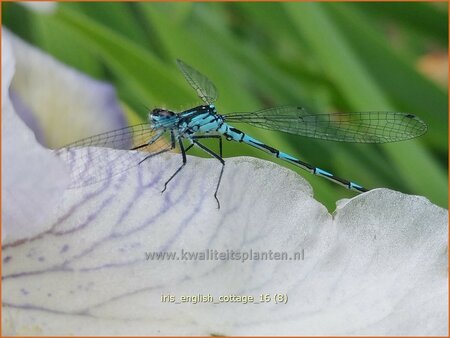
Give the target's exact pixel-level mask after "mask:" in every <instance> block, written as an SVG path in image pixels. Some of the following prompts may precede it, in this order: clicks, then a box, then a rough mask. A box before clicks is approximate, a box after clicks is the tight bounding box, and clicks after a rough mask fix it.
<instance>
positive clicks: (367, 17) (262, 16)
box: [2, 2, 448, 210]
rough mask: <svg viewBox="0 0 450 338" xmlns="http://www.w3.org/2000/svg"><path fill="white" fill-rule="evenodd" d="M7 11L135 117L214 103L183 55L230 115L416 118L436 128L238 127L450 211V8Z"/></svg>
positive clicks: (318, 192)
mask: <svg viewBox="0 0 450 338" xmlns="http://www.w3.org/2000/svg"><path fill="white" fill-rule="evenodd" d="M2 9H3V11H2V14H3V24H4V25H5V26H7V27H8V28H9V29H10V30H11V31H13V32H14V33H15V34H17V35H19V36H20V37H22V38H23V39H25V40H27V41H28V42H30V43H32V44H34V45H36V46H38V47H40V48H41V49H43V50H45V51H47V52H48V53H50V54H52V55H53V56H55V57H56V58H58V59H59V60H61V61H62V62H64V63H66V64H68V65H70V66H72V67H75V68H77V69H79V70H80V71H82V72H84V73H87V74H89V75H91V76H92V77H95V78H97V79H101V80H105V81H108V82H110V83H112V84H113V85H114V86H115V87H116V89H117V91H118V95H119V97H120V99H121V102H122V103H123V105H124V107H125V108H126V111H127V113H128V114H130V116H139V117H140V118H141V119H142V120H145V118H146V115H147V111H146V109H145V108H144V105H145V106H148V107H160V106H163V107H167V108H171V109H173V110H175V111H180V110H183V109H187V108H189V107H192V106H194V105H198V104H200V103H201V102H200V101H199V99H197V98H196V95H195V93H194V91H193V90H192V89H191V88H190V87H189V86H188V84H187V83H186V82H185V80H184V78H183V77H182V75H181V73H180V72H179V71H178V70H177V67H176V64H175V59H176V58H180V59H182V60H184V61H185V62H186V63H188V64H190V65H192V66H193V67H194V68H197V69H198V70H200V71H201V72H202V73H204V74H205V75H207V76H208V77H209V78H210V79H211V80H212V81H213V82H214V83H215V85H216V87H217V88H218V90H219V99H218V102H217V107H218V109H219V112H223V113H226V112H232V111H246V110H248V111H252V110H258V109H261V108H265V107H269V106H276V105H289V104H294V105H300V106H304V107H307V108H310V109H311V110H313V111H322V112H333V111H370V110H387V111H404V112H409V113H412V114H416V115H418V116H419V117H421V118H422V119H423V120H424V121H425V122H426V123H427V124H428V126H429V130H428V133H427V134H426V135H424V136H422V137H421V138H418V139H415V140H413V141H406V142H400V143H395V144H387V145H361V144H348V143H336V142H330V141H320V140H313V139H307V138H303V137H295V136H292V135H287V134H283V133H275V132H273V133H272V132H267V131H265V130H260V129H256V128H253V127H250V126H248V127H247V126H245V127H244V126H240V125H239V126H238V127H239V128H240V129H242V130H243V131H245V132H248V133H249V134H250V135H252V136H254V137H256V138H259V139H261V140H263V141H265V142H266V143H267V144H269V145H271V146H273V147H277V148H280V149H282V150H284V151H285V152H288V153H290V154H292V155H294V156H297V157H299V158H301V159H302V160H304V161H306V162H309V163H311V164H313V165H316V166H319V167H321V168H323V169H325V170H328V171H331V172H333V173H335V174H336V175H338V176H341V177H343V178H347V179H350V180H353V181H355V182H358V183H359V184H362V185H363V186H365V187H368V188H375V187H387V188H391V189H395V190H398V191H401V192H405V193H411V194H417V195H423V196H426V197H427V198H429V199H430V200H431V201H432V202H434V203H436V204H438V205H440V206H443V207H447V203H448V202H447V201H448V189H447V187H448V183H447V171H448V168H447V163H448V146H447V145H448V140H447V138H448V115H447V111H448V102H447V100H448V98H447V86H448V78H447V74H448V62H447V57H448V56H447V54H448V29H447V27H448V24H447V22H448V12H447V4H446V3H416V2H414V3H412V2H411V3H59V4H58V7H57V10H56V11H55V12H54V13H52V14H44V13H38V12H34V11H31V10H29V9H27V8H25V7H23V6H21V5H18V4H16V3H2ZM133 121H136V119H134V120H133ZM210 146H211V147H212V148H213V149H216V148H215V147H217V145H216V144H215V143H214V144H210ZM197 154H198V155H199V156H204V155H203V153H197ZM224 155H225V157H231V156H239V155H251V156H255V157H259V158H265V159H270V160H272V161H275V162H277V163H279V164H281V165H285V166H287V167H290V168H291V169H292V170H296V171H298V172H299V173H300V174H301V175H302V176H303V177H305V178H306V179H307V180H308V181H309V182H310V183H311V184H312V185H313V188H314V192H315V196H316V198H317V199H318V200H320V201H321V202H322V203H324V204H325V205H326V206H327V207H328V208H329V209H331V210H333V209H334V206H335V201H336V200H337V199H340V198H344V197H351V196H353V195H354V193H352V192H349V191H346V190H345V189H344V188H341V187H339V186H337V185H334V184H333V183H330V182H328V181H326V180H324V179H323V178H318V177H314V176H312V175H310V174H308V173H306V172H303V171H302V170H300V169H297V168H295V167H293V166H290V165H289V164H285V163H284V162H282V161H279V160H276V159H275V160H274V159H272V158H271V157H270V156H266V155H265V154H264V153H262V152H259V151H258V150H256V149H251V148H250V147H247V146H244V145H241V144H237V143H232V142H225V147H224ZM267 179H268V180H269V179H270V177H267Z"/></svg>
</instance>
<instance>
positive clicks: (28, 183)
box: [2, 35, 68, 243]
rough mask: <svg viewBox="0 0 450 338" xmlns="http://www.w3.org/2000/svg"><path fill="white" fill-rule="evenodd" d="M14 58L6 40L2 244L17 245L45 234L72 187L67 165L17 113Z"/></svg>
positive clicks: (3, 69)
mask: <svg viewBox="0 0 450 338" xmlns="http://www.w3.org/2000/svg"><path fill="white" fill-rule="evenodd" d="M13 74H14V58H13V55H12V53H11V46H10V43H9V39H8V37H7V36H4V35H3V36H2V84H3V87H2V241H3V243H14V242H15V241H18V240H24V239H27V238H30V237H33V236H36V235H37V234H42V233H43V232H44V231H45V230H46V229H48V228H49V227H50V225H51V222H52V220H53V219H54V208H55V206H56V204H57V201H58V199H59V198H60V196H61V194H62V191H63V190H64V189H65V187H66V185H67V184H68V181H67V179H68V176H67V175H68V172H67V170H66V167H65V166H64V164H63V163H62V162H61V161H60V160H58V158H57V157H56V156H55V155H54V154H53V153H52V152H51V151H49V150H47V149H45V148H43V147H42V146H40V145H39V144H38V143H37V142H36V139H35V137H34V135H33V133H32V132H31V131H30V130H29V129H28V128H27V126H26V125H25V124H24V123H23V122H22V120H20V119H19V118H18V117H17V115H16V114H15V112H14V109H13V107H12V104H11V101H10V99H9V95H8V87H9V84H10V81H11V78H12V76H13Z"/></svg>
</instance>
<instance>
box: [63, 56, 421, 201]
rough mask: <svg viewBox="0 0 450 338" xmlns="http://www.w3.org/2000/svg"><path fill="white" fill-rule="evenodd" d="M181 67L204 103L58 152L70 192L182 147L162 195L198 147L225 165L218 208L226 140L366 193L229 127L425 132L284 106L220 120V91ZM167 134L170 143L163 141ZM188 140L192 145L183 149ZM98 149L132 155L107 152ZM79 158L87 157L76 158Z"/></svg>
mask: <svg viewBox="0 0 450 338" xmlns="http://www.w3.org/2000/svg"><path fill="white" fill-rule="evenodd" d="M177 64H178V67H179V68H180V70H181V72H182V73H183V75H184V77H185V79H186V80H187V82H188V83H189V84H190V85H191V86H192V88H194V89H195V91H196V92H197V94H198V96H199V97H200V98H201V99H202V101H203V102H204V104H203V105H200V106H197V107H194V108H191V109H188V110H185V111H183V112H181V113H175V112H173V111H170V110H167V109H161V108H155V109H153V110H152V111H151V112H150V113H149V114H148V123H144V124H139V125H135V126H131V127H126V128H123V129H119V130H115V131H111V132H107V133H103V134H100V135H96V136H93V137H89V138H86V139H83V140H81V141H78V142H75V143H72V144H70V145H68V146H66V147H64V148H62V149H59V150H57V153H58V154H59V155H60V156H64V157H65V158H66V160H68V161H69V162H70V163H71V165H72V185H71V187H73V188H74V187H80V186H84V185H88V184H92V183H95V182H99V181H101V180H104V179H107V178H108V177H111V176H113V175H116V174H118V173H121V172H123V171H124V170H127V169H129V168H131V167H133V166H136V165H138V164H140V163H142V162H144V161H146V160H148V159H150V158H152V157H154V156H156V155H159V154H161V153H164V152H167V151H170V150H173V149H175V148H176V147H179V149H180V152H181V157H182V164H181V166H180V167H179V168H178V169H177V170H176V171H175V172H174V173H173V174H172V176H170V177H169V178H168V179H167V181H166V182H165V184H164V189H163V191H162V192H164V191H165V190H166V188H167V184H168V183H169V182H170V181H171V180H172V179H173V178H174V177H175V176H176V175H177V174H178V173H179V172H180V171H181V170H182V169H183V167H184V166H185V164H186V162H187V159H186V153H187V152H188V151H189V150H190V149H191V148H192V147H194V146H196V147H198V148H199V149H201V150H202V151H204V152H206V153H207V154H209V155H210V156H212V157H214V158H215V159H217V160H218V161H219V162H220V163H221V169H220V174H219V178H218V181H217V185H216V189H215V192H214V197H215V199H216V201H217V205H218V208H220V202H219V199H218V198H217V192H218V191H219V186H220V182H221V179H222V175H223V172H224V168H225V161H224V159H223V157H222V137H224V138H225V139H226V140H228V141H236V142H241V143H245V144H248V145H250V146H252V147H255V148H257V149H260V150H263V151H265V152H266V153H269V154H271V155H273V156H275V157H277V158H280V159H282V160H285V161H287V162H289V163H291V164H293V165H296V166H298V167H300V168H302V169H304V170H306V171H308V172H310V173H311V174H314V175H318V176H322V177H325V178H326V179H328V180H330V181H332V182H334V183H337V184H339V185H341V186H343V187H345V188H347V189H350V190H354V191H356V192H364V191H367V189H365V188H363V187H362V186H360V185H359V184H356V183H354V182H351V181H348V180H346V179H342V178H339V177H337V176H335V175H333V174H331V173H330V172H328V171H325V170H323V169H320V168H317V167H314V166H312V165H310V164H308V163H306V162H303V161H301V160H299V159H297V158H295V157H293V156H290V155H288V154H286V153H284V152H282V151H280V150H277V149H275V148H273V147H270V146H268V145H266V144H265V143H263V142H261V141H259V140H256V139H254V138H252V137H251V136H249V135H247V134H245V133H244V132H242V131H240V130H238V129H236V128H235V127H233V126H232V125H231V124H230V123H232V124H234V123H248V124H250V125H252V126H255V127H259V128H263V129H270V130H276V131H282V132H286V133H291V134H295V135H300V136H307V137H313V138H318V139H323V140H333V141H343V142H358V143H386V142H395V141H401V140H406V139H411V138H414V137H417V136H419V135H422V134H424V133H425V132H426V130H427V126H426V124H425V123H424V122H423V121H422V120H420V119H419V118H418V117H416V116H415V115H412V114H408V113H400V112H380V111H371V112H354V113H335V114H313V113H309V112H308V111H306V110H305V109H304V108H302V107H296V106H285V107H275V108H268V109H263V110H259V111H256V112H235V113H231V114H227V115H222V114H219V113H218V112H217V109H216V107H215V106H214V102H215V101H216V99H217V90H216V87H215V86H214V84H213V83H212V82H211V81H210V80H209V79H208V78H207V77H206V76H204V75H203V74H201V73H200V72H198V71H197V70H195V69H194V68H192V67H190V66H188V65H187V64H186V63H184V62H183V61H180V60H177ZM166 135H167V136H168V138H166V137H165V136H166ZM203 139H216V140H217V141H218V143H219V153H216V152H214V151H212V150H211V149H209V148H208V147H206V146H205V145H204V144H202V142H201V140H203ZM184 141H187V142H188V143H189V144H188V145H187V146H185V144H184ZM80 147H83V148H84V147H89V148H84V149H83V151H82V152H79V151H81V149H78V150H77V151H74V148H80ZM99 147H108V148H114V149H124V150H128V151H117V152H105V151H102V150H101V149H99ZM80 154H82V155H80ZM76 156H82V157H83V158H81V159H80V158H78V159H76V158H75V157H76ZM92 163H95V166H91V165H90V164H92Z"/></svg>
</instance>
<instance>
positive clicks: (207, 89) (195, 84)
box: [177, 60, 217, 104]
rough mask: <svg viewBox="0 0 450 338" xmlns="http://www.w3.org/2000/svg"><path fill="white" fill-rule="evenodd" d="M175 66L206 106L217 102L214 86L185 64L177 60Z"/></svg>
mask: <svg viewBox="0 0 450 338" xmlns="http://www.w3.org/2000/svg"><path fill="white" fill-rule="evenodd" d="M177 65H178V67H179V68H180V70H181V72H182V73H183V75H184V77H185V78H186V80H187V82H188V83H189V84H190V85H191V86H192V88H194V89H195V91H196V92H197V95H198V96H199V97H200V98H201V99H202V100H203V102H205V103H206V104H211V103H214V102H215V101H216V100H217V89H216V86H214V84H213V83H212V82H211V81H210V80H209V79H208V78H207V77H206V76H205V75H203V74H202V73H200V72H199V71H197V70H196V69H194V68H192V67H191V66H189V65H187V64H185V63H184V62H183V61H181V60H177Z"/></svg>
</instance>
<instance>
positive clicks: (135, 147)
mask: <svg viewBox="0 0 450 338" xmlns="http://www.w3.org/2000/svg"><path fill="white" fill-rule="evenodd" d="M105 148H112V149H114V150H111V149H110V150H107V149H105ZM165 149H169V150H170V149H171V142H170V141H169V140H168V139H167V138H164V137H162V134H161V133H158V132H155V131H154V130H153V129H152V128H151V126H150V125H149V124H147V123H145V124H139V125H135V126H131V127H126V128H122V129H118V130H114V131H110V132H106V133H103V134H99V135H95V136H92V137H88V138H85V139H82V140H80V141H77V142H74V143H71V144H69V145H67V146H65V147H64V148H60V149H57V150H55V153H56V154H57V155H58V156H59V157H60V158H61V159H62V160H64V161H65V162H66V163H67V164H68V165H69V167H70V170H71V184H70V188H78V187H83V186H87V185H90V184H94V183H97V182H100V181H103V180H106V179H109V178H111V177H113V176H115V175H117V174H120V173H122V172H124V171H126V170H128V169H130V168H132V167H134V166H137V165H138V164H139V162H140V161H142V160H143V159H144V158H145V157H147V156H148V155H150V154H156V153H158V152H161V151H163V150H165Z"/></svg>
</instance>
